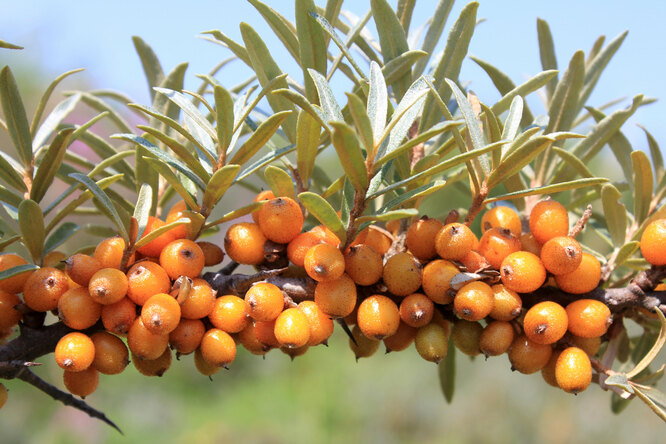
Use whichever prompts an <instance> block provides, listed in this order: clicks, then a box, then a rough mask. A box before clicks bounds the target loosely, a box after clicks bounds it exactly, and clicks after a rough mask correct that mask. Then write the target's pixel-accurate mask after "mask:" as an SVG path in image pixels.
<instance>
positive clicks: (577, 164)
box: [553, 147, 594, 177]
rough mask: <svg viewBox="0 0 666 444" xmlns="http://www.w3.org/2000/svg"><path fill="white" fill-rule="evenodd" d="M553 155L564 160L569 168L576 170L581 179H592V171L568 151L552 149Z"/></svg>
mask: <svg viewBox="0 0 666 444" xmlns="http://www.w3.org/2000/svg"><path fill="white" fill-rule="evenodd" d="M553 153H555V154H557V155H558V156H560V158H561V159H562V160H564V161H565V162H566V163H567V164H568V165H569V166H570V167H571V168H573V169H574V170H576V172H577V173H578V174H579V175H580V176H581V177H594V174H592V171H590V170H589V169H588V168H587V165H585V163H583V161H581V160H580V159H579V158H578V157H576V156H574V155H573V154H571V153H570V152H569V151H567V150H565V149H562V148H558V147H553Z"/></svg>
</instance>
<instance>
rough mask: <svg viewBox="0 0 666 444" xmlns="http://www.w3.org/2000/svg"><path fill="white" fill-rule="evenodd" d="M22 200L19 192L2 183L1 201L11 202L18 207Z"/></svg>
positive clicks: (0, 190) (0, 186)
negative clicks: (16, 192)
mask: <svg viewBox="0 0 666 444" xmlns="http://www.w3.org/2000/svg"><path fill="white" fill-rule="evenodd" d="M22 200H23V197H22V196H19V195H18V194H15V193H14V192H12V191H10V190H8V189H7V188H5V187H4V186H2V185H0V201H2V202H4V203H6V204H9V205H11V206H12V207H15V208H18V206H19V204H20V203H21V201H22Z"/></svg>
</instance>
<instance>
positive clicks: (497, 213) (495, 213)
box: [481, 205, 523, 237]
mask: <svg viewBox="0 0 666 444" xmlns="http://www.w3.org/2000/svg"><path fill="white" fill-rule="evenodd" d="M492 228H506V229H507V230H509V231H511V234H513V235H514V236H516V237H520V234H521V233H522V231H523V226H522V223H521V222H520V217H518V214H516V212H515V211H513V210H512V209H511V208H510V207H507V206H504V205H498V206H496V207H493V208H491V209H490V210H488V211H486V212H485V213H484V214H483V217H482V218H481V231H483V232H484V233H485V232H486V231H488V230H490V229H492Z"/></svg>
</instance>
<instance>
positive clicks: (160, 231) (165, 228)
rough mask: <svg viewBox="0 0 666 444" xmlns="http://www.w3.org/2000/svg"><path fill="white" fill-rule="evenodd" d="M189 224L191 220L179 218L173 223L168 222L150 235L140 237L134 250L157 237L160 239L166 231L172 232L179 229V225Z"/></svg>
mask: <svg viewBox="0 0 666 444" xmlns="http://www.w3.org/2000/svg"><path fill="white" fill-rule="evenodd" d="M190 222H191V220H190V219H189V218H187V217H181V218H180V219H178V220H175V221H173V222H170V223H168V224H165V225H162V226H161V227H159V228H156V229H154V230H153V231H151V232H150V233H148V234H146V235H145V236H144V237H142V238H141V239H139V240H138V241H136V243H135V244H134V246H135V247H136V248H141V247H143V246H144V245H146V244H147V243H149V242H150V241H152V240H155V239H157V238H158V237H160V236H161V235H162V234H164V233H166V232H167V231H169V230H172V229H174V228H176V227H179V226H181V225H185V224H189V223H190Z"/></svg>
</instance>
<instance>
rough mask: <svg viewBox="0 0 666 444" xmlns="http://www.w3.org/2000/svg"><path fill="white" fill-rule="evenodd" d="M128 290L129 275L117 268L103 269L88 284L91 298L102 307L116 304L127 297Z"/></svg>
mask: <svg viewBox="0 0 666 444" xmlns="http://www.w3.org/2000/svg"><path fill="white" fill-rule="evenodd" d="M128 288H129V284H128V283H127V275H126V274H125V273H123V272H122V271H120V270H118V269H117V268H102V269H101V270H99V271H98V272H97V273H95V274H93V276H92V277H91V278H90V283H89V284H88V291H89V292H90V297H91V298H93V300H94V301H95V302H98V303H100V304H102V305H110V304H115V303H116V302H118V301H119V300H121V299H122V298H124V297H125V295H126V294H127V290H128Z"/></svg>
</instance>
